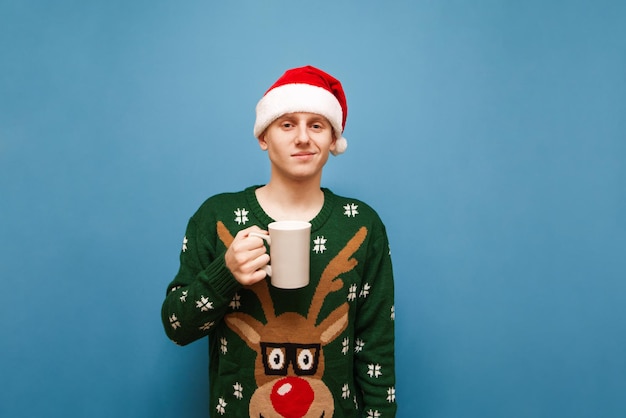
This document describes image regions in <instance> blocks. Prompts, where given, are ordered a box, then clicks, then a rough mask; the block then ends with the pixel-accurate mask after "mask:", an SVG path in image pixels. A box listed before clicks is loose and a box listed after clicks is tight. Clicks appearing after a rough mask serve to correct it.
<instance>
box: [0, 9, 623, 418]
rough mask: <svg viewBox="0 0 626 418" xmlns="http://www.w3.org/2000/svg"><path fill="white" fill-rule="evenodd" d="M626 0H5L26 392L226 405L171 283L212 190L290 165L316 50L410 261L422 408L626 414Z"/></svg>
mask: <svg viewBox="0 0 626 418" xmlns="http://www.w3.org/2000/svg"><path fill="white" fill-rule="evenodd" d="M624 22H626V3H624V2H622V1H619V0H616V1H576V0H573V1H535V0H526V1H495V0H492V1H487V0H477V1H452V0H451V1H417V0H414V1H387V2H382V1H342V0H333V1H318V2H308V3H305V2H295V1H271V2H270V1H229V2H226V1H219V2H218V1H215V2H214V1H183V2H175V1H133V2H129V1H119V0H109V1H106V2H105V1H100V2H95V1H78V0H77V1H56V2H43V1H40V2H36V1H26V0H24V1H17V0H13V1H11V0H3V1H0V193H1V195H0V279H1V284H2V302H1V303H0V330H1V333H2V337H1V338H2V343H1V344H2V345H1V347H0V349H1V355H0V379H1V380H0V381H1V385H2V387H1V390H0V416H2V417H11V418H13V417H35V416H50V417H52V416H64V417H112V416H115V417H203V416H206V414H207V410H208V406H207V401H206V394H207V358H206V357H207V355H206V349H207V344H206V340H204V341H198V342H196V343H194V344H192V345H190V346H188V347H184V348H180V347H177V346H175V345H174V344H172V343H171V342H170V341H169V340H167V339H166V337H165V335H164V333H163V330H162V325H161V323H160V305H161V301H162V299H163V296H164V294H165V289H166V286H167V283H168V282H169V281H170V280H171V279H172V277H173V276H174V274H175V273H176V270H177V267H178V252H179V250H180V245H181V241H182V237H183V234H184V229H185V226H186V223H187V219H188V217H189V216H190V215H191V214H192V213H193V211H195V209H196V208H197V207H198V206H199V205H200V203H201V202H202V201H203V200H204V199H205V198H206V197H208V196H210V195H212V194H215V193H218V192H222V191H232V190H240V189H243V188H244V187H246V186H248V185H250V184H258V183H263V182H265V181H267V178H268V164H267V157H266V155H265V154H264V153H263V152H261V151H260V150H259V148H258V146H257V145H256V143H255V140H254V138H253V135H252V126H253V123H254V106H255V104H256V102H257V100H258V99H259V98H260V97H261V95H262V94H263V93H264V91H265V90H266V89H267V88H268V87H269V86H270V85H271V83H272V82H273V81H274V80H275V79H276V78H278V76H280V75H281V74H282V72H283V71H284V70H285V69H287V68H290V67H294V66H300V65H305V64H313V65H316V66H319V67H321V68H323V69H325V70H327V71H329V72H330V73H332V74H333V75H335V76H337V77H338V78H339V79H340V80H342V82H343V84H344V87H345V90H346V92H347V96H348V101H349V106H350V107H349V109H350V110H349V116H348V122H347V127H346V132H345V136H346V137H347V138H348V141H349V149H348V151H347V152H346V154H344V155H342V156H339V157H337V158H331V160H330V161H329V163H328V165H327V170H326V172H325V177H324V184H325V185H326V186H328V187H330V188H331V189H332V190H333V191H335V192H336V193H340V194H348V195H352V196H354V197H359V198H361V199H363V200H365V201H367V202H368V203H370V204H371V205H372V206H374V207H375V208H376V209H377V210H378V212H379V214H380V215H381V217H382V218H383V220H384V221H385V223H386V225H387V227H388V232H389V236H390V239H391V242H392V253H393V255H394V263H395V264H394V268H395V272H396V289H397V290H396V291H397V298H396V318H397V319H396V327H397V362H398V382H397V396H398V403H399V408H400V413H399V416H400V417H413V416H420V417H433V418H439V417H441V418H444V417H445V418H447V417H507V418H508V417H550V418H552V417H624V416H626V284H625V278H626V257H625V255H626V216H625V213H626V192H625V191H626V187H625V186H626V168H625V167H626V135H625V132H626V24H625V23H624Z"/></svg>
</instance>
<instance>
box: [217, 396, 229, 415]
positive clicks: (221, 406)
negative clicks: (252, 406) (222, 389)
mask: <svg viewBox="0 0 626 418" xmlns="http://www.w3.org/2000/svg"><path fill="white" fill-rule="evenodd" d="M226 405H228V404H227V403H226V401H225V400H224V398H219V399H218V400H217V406H216V407H215V409H217V412H218V413H219V414H220V415H224V414H225V413H226Z"/></svg>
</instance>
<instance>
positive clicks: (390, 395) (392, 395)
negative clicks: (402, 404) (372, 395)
mask: <svg viewBox="0 0 626 418" xmlns="http://www.w3.org/2000/svg"><path fill="white" fill-rule="evenodd" d="M395 401H396V388H394V387H391V388H389V389H387V402H389V403H391V402H395Z"/></svg>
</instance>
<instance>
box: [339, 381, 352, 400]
mask: <svg viewBox="0 0 626 418" xmlns="http://www.w3.org/2000/svg"><path fill="white" fill-rule="evenodd" d="M341 397H342V398H344V399H348V398H349V397H350V386H348V384H347V383H346V384H345V385H343V387H342V388H341Z"/></svg>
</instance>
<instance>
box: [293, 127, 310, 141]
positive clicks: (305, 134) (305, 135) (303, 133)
mask: <svg viewBox="0 0 626 418" xmlns="http://www.w3.org/2000/svg"><path fill="white" fill-rule="evenodd" d="M307 128H308V127H307V126H306V124H300V125H298V130H297V135H296V144H302V143H304V144H306V143H307V142H309V140H310V139H311V138H310V137H309V130H308V129H307Z"/></svg>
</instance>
